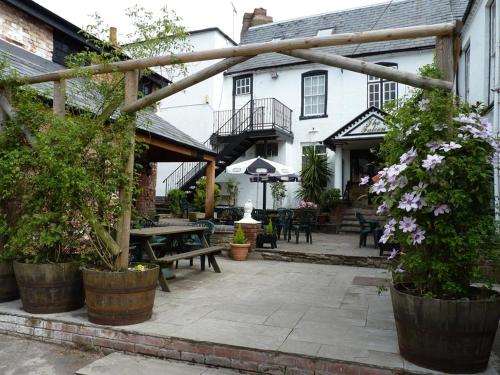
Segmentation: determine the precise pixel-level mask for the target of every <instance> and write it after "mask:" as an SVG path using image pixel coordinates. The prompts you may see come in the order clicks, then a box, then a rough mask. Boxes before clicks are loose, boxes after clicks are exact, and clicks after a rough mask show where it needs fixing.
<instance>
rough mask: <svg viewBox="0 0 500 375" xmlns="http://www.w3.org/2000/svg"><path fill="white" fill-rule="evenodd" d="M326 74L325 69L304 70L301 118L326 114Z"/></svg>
mask: <svg viewBox="0 0 500 375" xmlns="http://www.w3.org/2000/svg"><path fill="white" fill-rule="evenodd" d="M327 86H328V75H327V72H326V71H318V72H315V71H313V72H306V73H304V74H303V75H302V114H301V118H303V119H306V118H316V117H323V116H326V110H327V96H328V89H327Z"/></svg>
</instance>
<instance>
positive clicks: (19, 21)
mask: <svg viewBox="0 0 500 375" xmlns="http://www.w3.org/2000/svg"><path fill="white" fill-rule="evenodd" d="M0 39H2V40H5V41H6V42H8V43H11V44H13V45H15V46H18V47H21V48H23V49H25V50H27V51H29V52H31V53H34V54H35V55H38V56H40V57H43V58H45V59H47V60H52V52H53V49H54V40H53V39H54V38H53V31H52V29H51V28H50V27H48V26H47V25H45V24H44V23H42V22H40V21H38V20H36V19H34V18H33V17H31V16H29V15H27V14H25V13H23V12H21V11H19V10H17V9H15V8H13V7H11V6H9V5H7V4H5V3H4V2H0Z"/></svg>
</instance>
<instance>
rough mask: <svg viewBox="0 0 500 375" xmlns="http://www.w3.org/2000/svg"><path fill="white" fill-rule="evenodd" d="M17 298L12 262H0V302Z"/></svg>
mask: <svg viewBox="0 0 500 375" xmlns="http://www.w3.org/2000/svg"><path fill="white" fill-rule="evenodd" d="M18 298H19V289H18V288H17V283H16V277H15V275H14V266H13V262H12V261H10V260H4V261H1V262H0V302H7V301H13V300H15V299H18Z"/></svg>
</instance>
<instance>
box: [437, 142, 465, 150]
mask: <svg viewBox="0 0 500 375" xmlns="http://www.w3.org/2000/svg"><path fill="white" fill-rule="evenodd" d="M458 148H462V145H461V144H458V143H456V142H450V143H443V144H442V145H441V147H439V149H440V150H443V151H444V152H448V151H451V150H456V149H458Z"/></svg>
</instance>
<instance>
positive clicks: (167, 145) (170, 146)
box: [136, 134, 216, 161]
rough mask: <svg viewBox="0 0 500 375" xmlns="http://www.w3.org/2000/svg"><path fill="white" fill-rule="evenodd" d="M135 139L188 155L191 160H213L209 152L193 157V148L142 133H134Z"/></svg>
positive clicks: (213, 157)
mask: <svg viewBox="0 0 500 375" xmlns="http://www.w3.org/2000/svg"><path fill="white" fill-rule="evenodd" d="M136 139H137V140H138V141H139V142H143V143H146V144H148V145H151V146H156V147H158V148H163V149H165V150H168V151H172V152H175V153H178V154H181V155H186V156H190V157H192V158H193V161H215V160H216V159H215V156H214V155H210V154H204V155H203V156H202V157H201V158H200V157H195V156H196V153H195V152H193V150H190V149H189V148H187V147H183V146H179V145H176V144H173V143H170V142H166V141H162V140H159V139H156V138H153V137H149V136H147V135H144V134H136Z"/></svg>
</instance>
